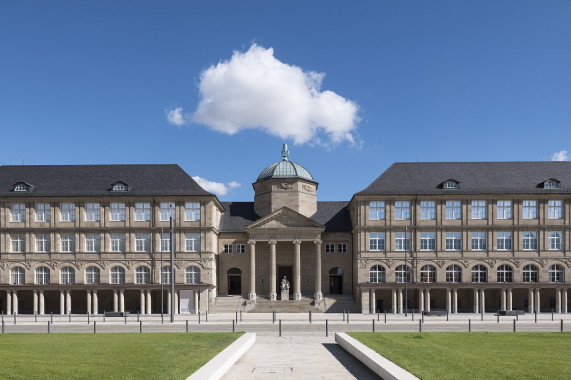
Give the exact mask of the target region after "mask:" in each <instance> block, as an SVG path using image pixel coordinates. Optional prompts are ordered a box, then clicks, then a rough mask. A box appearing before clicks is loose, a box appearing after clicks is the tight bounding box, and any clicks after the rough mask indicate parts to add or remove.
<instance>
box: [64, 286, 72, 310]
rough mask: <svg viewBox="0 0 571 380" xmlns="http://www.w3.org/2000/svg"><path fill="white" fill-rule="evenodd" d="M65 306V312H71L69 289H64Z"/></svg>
mask: <svg viewBox="0 0 571 380" xmlns="http://www.w3.org/2000/svg"><path fill="white" fill-rule="evenodd" d="M65 308H66V312H67V314H71V292H70V291H69V290H66V291H65Z"/></svg>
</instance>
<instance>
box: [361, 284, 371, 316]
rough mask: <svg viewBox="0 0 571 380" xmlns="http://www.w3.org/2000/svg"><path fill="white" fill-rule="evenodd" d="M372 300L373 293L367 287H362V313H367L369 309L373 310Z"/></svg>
mask: <svg viewBox="0 0 571 380" xmlns="http://www.w3.org/2000/svg"><path fill="white" fill-rule="evenodd" d="M370 300H371V295H370V293H369V291H368V290H367V289H361V313H363V314H366V313H367V310H369V311H371V305H370V303H369V301H370Z"/></svg>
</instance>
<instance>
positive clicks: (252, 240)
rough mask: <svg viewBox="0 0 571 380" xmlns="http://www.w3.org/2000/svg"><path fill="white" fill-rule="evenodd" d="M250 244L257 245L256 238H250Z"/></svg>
mask: <svg viewBox="0 0 571 380" xmlns="http://www.w3.org/2000/svg"><path fill="white" fill-rule="evenodd" d="M248 244H249V245H251V246H252V245H256V241H255V240H254V239H250V240H248Z"/></svg>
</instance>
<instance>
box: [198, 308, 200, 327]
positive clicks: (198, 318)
mask: <svg viewBox="0 0 571 380" xmlns="http://www.w3.org/2000/svg"><path fill="white" fill-rule="evenodd" d="M198 324H200V311H199V312H198Z"/></svg>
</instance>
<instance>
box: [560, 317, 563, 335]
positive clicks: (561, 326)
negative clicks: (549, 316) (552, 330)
mask: <svg viewBox="0 0 571 380" xmlns="http://www.w3.org/2000/svg"><path fill="white" fill-rule="evenodd" d="M560 331H561V332H563V318H561V329H560Z"/></svg>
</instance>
